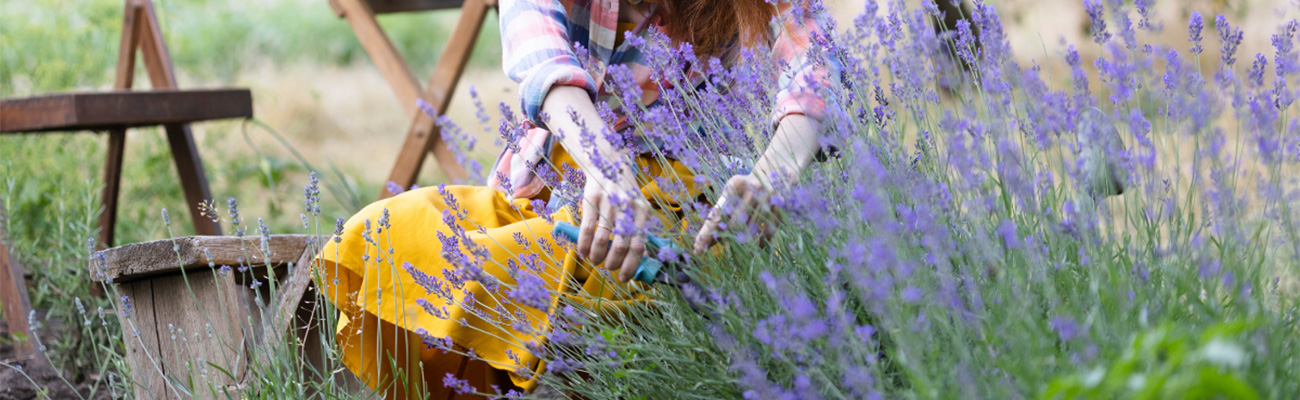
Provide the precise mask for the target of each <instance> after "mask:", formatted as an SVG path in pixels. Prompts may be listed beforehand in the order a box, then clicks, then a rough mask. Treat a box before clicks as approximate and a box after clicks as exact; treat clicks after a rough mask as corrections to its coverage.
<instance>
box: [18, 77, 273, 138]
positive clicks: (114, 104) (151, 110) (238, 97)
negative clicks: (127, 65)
mask: <svg viewBox="0 0 1300 400" xmlns="http://www.w3.org/2000/svg"><path fill="white" fill-rule="evenodd" d="M114 86H116V87H118V89H127V88H129V87H130V82H126V83H125V84H123V83H121V82H118V83H117V84H115V85H114ZM252 117H253V96H252V93H251V92H249V90H248V89H209V90H185V91H180V90H166V89H164V90H157V91H115V92H98V93H59V94H47V95H41V96H34V97H27V98H16V99H3V100H0V132H42V131H68V130H103V129H114V128H118V129H120V128H128V127H136V126H152V125H161V124H169V123H179V122H194V121H206V120H213V119H224V118H252Z"/></svg>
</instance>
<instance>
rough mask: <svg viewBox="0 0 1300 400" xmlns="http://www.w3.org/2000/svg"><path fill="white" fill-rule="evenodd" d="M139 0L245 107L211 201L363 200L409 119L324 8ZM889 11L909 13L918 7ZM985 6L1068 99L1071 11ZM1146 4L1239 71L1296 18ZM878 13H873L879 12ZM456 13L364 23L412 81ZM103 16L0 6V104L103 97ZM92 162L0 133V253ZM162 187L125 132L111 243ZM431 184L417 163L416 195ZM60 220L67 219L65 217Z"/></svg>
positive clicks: (853, 0) (163, 158)
mask: <svg viewBox="0 0 1300 400" xmlns="http://www.w3.org/2000/svg"><path fill="white" fill-rule="evenodd" d="M154 3H155V5H156V7H157V11H158V15H159V18H160V21H161V24H162V30H163V32H164V35H165V36H166V40H167V43H168V45H169V46H170V48H171V53H172V57H173V59H174V62H175V67H176V71H177V73H178V75H179V80H180V86H181V87H183V88H204V87H246V88H250V89H251V90H252V93H253V98H254V101H253V104H254V107H255V114H256V119H257V121H259V122H261V124H254V123H246V122H242V121H217V122H207V123H199V124H195V125H193V129H194V132H195V134H196V140H197V142H198V144H199V146H198V147H199V152H200V153H201V155H202V158H203V162H204V165H205V166H206V168H207V173H208V177H209V180H210V182H211V186H212V193H213V196H214V198H216V199H218V200H224V199H226V198H228V197H236V198H239V199H240V200H241V208H243V209H244V214H245V215H246V216H254V217H256V216H261V217H264V218H266V220H267V223H268V224H269V225H271V226H272V228H274V229H273V230H276V231H286V230H289V229H292V227H293V226H294V225H297V224H298V223H299V218H298V214H299V213H300V212H301V210H300V207H299V206H298V204H300V200H299V197H300V196H299V193H300V189H301V187H302V185H303V184H304V182H305V181H306V179H305V174H306V172H307V171H306V169H307V167H306V166H305V165H304V163H302V162H301V161H303V160H305V161H307V162H308V163H310V165H311V166H312V167H314V168H315V169H317V170H320V172H321V173H322V176H323V178H324V179H326V180H327V181H328V182H329V183H330V184H331V188H332V190H330V191H327V192H326V195H325V196H324V197H325V205H326V215H327V216H329V217H330V218H329V219H330V220H332V219H333V218H334V217H336V216H347V215H349V214H350V213H351V212H352V211H354V210H356V209H357V208H358V207H360V206H362V205H364V204H365V203H367V202H369V201H371V200H373V199H374V198H375V196H376V193H378V192H379V188H380V187H381V186H382V185H383V184H384V183H385V182H384V180H385V179H386V178H387V176H388V172H389V170H390V169H391V168H392V165H393V162H394V159H395V155H396V153H397V150H398V148H399V147H400V146H401V143H402V140H403V138H404V136H405V133H406V129H407V127H408V125H409V120H408V119H407V117H406V115H405V114H404V112H403V111H402V110H401V107H400V106H399V104H398V102H397V100H396V97H394V96H393V94H392V92H391V90H390V89H389V86H388V85H387V83H386V82H385V81H384V79H383V78H382V77H381V76H380V74H379V72H378V70H377V69H376V68H375V67H374V65H373V64H372V63H371V62H370V60H369V59H368V58H367V56H366V54H365V52H364V51H363V50H362V48H361V46H360V44H359V42H358V41H357V39H356V37H355V36H354V35H353V33H352V31H351V30H350V29H349V27H348V24H347V23H346V22H345V21H344V20H343V19H340V18H338V17H337V16H336V15H335V14H334V13H333V11H332V10H331V9H330V7H329V5H328V4H327V2H326V1H325V0H278V1H253V0H222V1H214V0H184V1H180V0H155V2H154ZM827 3H828V5H829V6H830V9H831V10H832V12H833V14H834V16H835V17H836V18H837V19H838V20H839V21H840V22H841V26H849V24H851V21H852V19H853V17H854V16H856V15H857V14H859V13H861V12H862V10H864V9H865V0H827ZM907 3H908V5H909V6H912V7H915V6H917V5H918V4H919V0H909V1H908V2H907ZM991 3H993V4H994V5H996V6H997V8H998V10H999V12H1000V13H1001V15H1002V18H1003V23H1004V25H1005V26H1006V30H1007V33H1008V37H1009V39H1010V41H1011V44H1012V47H1013V50H1014V52H1015V54H1016V57H1017V58H1018V60H1019V62H1020V63H1021V64H1022V66H1025V67H1027V66H1029V65H1031V63H1037V64H1039V65H1042V66H1044V67H1045V68H1047V69H1048V71H1049V73H1050V74H1051V76H1052V78H1053V80H1054V81H1055V83H1057V84H1061V83H1066V84H1068V82H1067V81H1066V80H1065V79H1068V71H1067V70H1066V69H1065V66H1064V65H1063V62H1062V61H1061V59H1062V58H1063V53H1064V49H1065V44H1066V43H1074V44H1076V45H1077V46H1078V47H1079V49H1080V53H1081V54H1082V55H1083V57H1084V59H1085V60H1088V59H1093V58H1095V56H1097V55H1099V50H1100V49H1099V47H1098V46H1096V45H1094V44H1092V42H1091V41H1090V40H1089V36H1088V35H1089V34H1088V31H1087V29H1088V28H1087V27H1088V19H1087V15H1086V14H1085V13H1084V12H1083V6H1082V2H1081V1H1074V0H1053V1H1034V0H997V1H991ZM1155 3H1156V7H1155V8H1156V14H1157V15H1156V16H1155V17H1154V19H1155V20H1158V21H1164V23H1165V26H1164V30H1163V32H1162V33H1161V37H1158V38H1147V40H1148V41H1150V42H1155V43H1164V44H1165V45H1166V46H1169V47H1173V48H1179V49H1183V48H1186V47H1187V44H1186V35H1187V30H1186V24H1185V23H1182V22H1177V21H1186V20H1187V18H1188V16H1189V14H1190V12H1191V10H1198V11H1201V12H1202V13H1203V14H1205V19H1206V22H1207V25H1211V24H1212V21H1213V19H1214V16H1215V15H1217V14H1225V15H1227V16H1228V18H1229V19H1230V20H1231V21H1233V23H1234V24H1240V26H1242V28H1243V29H1244V30H1245V31H1246V40H1245V43H1243V45H1242V50H1241V51H1242V53H1243V55H1242V56H1241V57H1239V58H1242V59H1247V60H1248V59H1249V57H1250V56H1251V55H1253V54H1254V53H1255V52H1266V53H1269V54H1271V49H1270V48H1269V35H1271V34H1272V33H1273V32H1275V31H1276V29H1277V27H1278V26H1279V25H1280V23H1281V22H1282V21H1285V20H1287V19H1290V18H1294V17H1295V16H1296V15H1295V14H1296V11H1295V10H1296V7H1295V4H1294V1H1291V0H1271V1H1260V0H1254V1H1246V0H1177V1H1174V0H1160V1H1156V2H1155ZM879 12H880V13H882V14H884V13H887V12H888V8H887V5H883V4H882V6H881V8H880V11H879ZM457 14H458V11H456V10H450V11H440V12H424V13H407V14H387V15H382V16H380V17H379V21H380V23H381V24H382V25H383V26H384V28H385V29H386V30H387V32H388V34H389V35H390V37H391V39H392V40H393V42H394V45H396V47H397V48H398V49H399V51H400V52H401V53H402V54H403V55H404V56H405V57H406V59H407V61H408V62H409V63H410V65H411V68H412V70H413V72H414V73H415V75H416V76H417V77H419V78H420V79H421V80H422V81H427V78H428V75H429V73H430V72H432V69H433V65H434V64H435V63H436V62H437V60H438V55H439V54H440V53H441V51H442V47H443V45H444V42H445V40H446V38H447V37H448V34H449V31H450V30H451V28H452V26H453V25H454V24H455V21H456V17H457ZM121 19H122V1H121V0H0V96H3V97H20V96H30V95H37V94H41V93H47V92H54V91H71V90H83V89H85V90H91V89H94V90H106V89H109V88H111V86H112V81H113V68H114V62H115V60H116V57H117V47H118V40H119V37H120V36H119V35H120V34H121V32H120V30H121ZM496 24H497V20H496V15H495V14H494V13H493V14H489V18H488V21H487V23H486V24H485V26H484V29H483V30H482V32H481V34H480V37H479V41H478V47H477V49H476V50H475V52H474V54H473V56H472V58H471V61H470V64H469V66H468V68H467V71H466V73H465V76H464V78H463V80H462V81H461V84H460V86H459V87H458V89H457V91H456V93H455V94H454V96H453V98H452V101H451V104H452V105H451V108H450V111H449V112H448V114H449V115H451V116H453V118H454V119H455V121H456V122H457V123H458V124H460V125H462V126H463V127H465V128H466V131H469V132H476V133H478V134H479V135H481V137H480V139H479V141H478V143H479V145H478V147H477V148H476V149H475V151H474V154H473V155H474V157H477V158H479V159H481V160H482V162H484V163H490V162H491V159H492V158H493V157H494V156H495V155H496V153H497V151H498V149H499V147H498V146H499V145H498V144H496V135H495V133H494V132H495V130H494V129H493V127H482V126H479V125H477V124H478V122H477V120H476V119H475V118H474V117H473V115H474V111H475V109H474V105H473V102H471V101H470V96H469V95H468V92H469V90H470V88H471V87H473V88H475V89H476V90H477V92H478V93H479V95H480V96H481V98H482V102H483V104H484V105H486V107H487V108H488V110H489V112H490V114H491V115H494V116H495V115H498V113H497V111H496V109H497V104H499V103H501V102H505V103H506V104H508V105H511V106H513V105H515V104H516V100H515V86H516V85H515V84H514V83H513V82H511V81H510V80H509V79H507V78H506V77H505V76H504V74H503V73H502V72H501V68H500V62H501V54H500V35H499V33H498V29H497V25H496ZM1213 35H1214V33H1213V31H1212V30H1211V31H1207V33H1206V40H1207V42H1208V43H1214V44H1213V45H1208V46H1207V47H1212V46H1217V41H1214V40H1213V38H1212V36H1213ZM1204 57H1205V60H1203V63H1202V64H1203V65H1204V66H1205V67H1206V68H1210V66H1213V65H1215V64H1216V63H1217V61H1216V58H1217V52H1216V51H1206V52H1205V54H1204ZM137 72H138V73H139V74H140V77H137V79H136V82H138V84H137V86H141V85H144V84H147V79H144V78H143V74H144V70H143V68H137ZM1206 75H1209V74H1206ZM1094 82H1095V80H1094ZM479 128H487V129H486V130H485V129H479ZM277 136H279V137H281V138H283V141H281V140H279V139H278V138H277ZM104 147H105V137H104V136H102V135H98V134H94V133H89V132H82V133H68V134H57V135H40V136H34V135H4V136H0V185H3V186H4V187H0V194H3V195H4V196H5V198H4V202H5V203H4V205H5V206H6V212H7V213H8V215H9V217H10V218H11V219H12V220H11V223H10V227H9V229H10V234H11V235H12V236H13V240H14V241H15V242H16V245H18V246H19V247H28V246H31V247H33V248H38V249H39V248H41V247H42V246H39V245H38V244H39V243H40V242H41V241H43V240H46V239H48V238H43V236H45V235H44V234H45V232H42V229H43V228H42V227H43V226H45V225H44V224H42V223H39V222H34V221H40V220H53V219H58V218H69V216H70V215H71V216H80V217H78V219H80V218H83V217H84V218H87V219H86V221H85V222H87V225H86V227H87V228H88V229H89V228H93V225H94V224H93V221H94V216H93V214H94V212H95V211H96V210H95V207H97V206H96V204H97V202H98V200H97V196H98V193H99V192H98V187H99V185H100V180H101V177H100V172H99V171H100V168H101V166H102V163H103V158H104ZM294 151H296V152H297V153H299V154H301V157H302V159H301V160H300V159H299V158H297V157H296V156H294ZM327 171H328V173H327ZM175 176H176V175H175V170H174V166H173V165H172V162H171V158H170V156H169V154H168V151H167V146H166V142H165V139H164V136H163V133H162V131H161V130H159V129H137V130H133V131H131V132H130V133H129V134H128V139H127V158H126V163H125V166H124V178H123V184H124V188H123V194H122V199H123V201H124V204H123V208H122V209H121V211H120V216H119V218H120V222H119V227H118V230H117V234H118V238H119V239H118V243H131V242H138V241H144V240H151V239H158V238H162V237H166V236H168V232H167V229H166V227H165V226H163V225H162V224H161V223H160V222H161V217H160V216H159V211H158V210H159V208H163V207H165V208H168V209H170V210H175V211H176V212H182V211H183V210H185V209H186V207H185V204H184V197H183V196H182V194H181V191H180V186H179V185H178V183H177V181H176V179H175V178H174V177H175ZM445 179H446V178H445V176H443V175H442V174H441V173H439V171H438V170H437V167H436V163H432V162H430V163H426V166H425V171H423V172H422V174H421V180H420V184H421V185H422V186H423V185H432V184H437V183H438V182H442V181H444V180H445ZM78 209H79V210H82V211H83V212H81V213H68V212H66V210H78ZM59 210H65V211H59ZM87 216H88V217H87ZM65 222H68V221H65ZM72 222H75V221H72ZM173 224H174V225H173V226H172V229H173V232H172V234H174V235H184V234H188V233H189V232H192V230H191V228H190V227H189V226H188V224H189V221H188V218H175V219H174V221H173ZM68 234H85V237H91V236H93V235H91V234H88V233H87V232H68ZM38 252H39V251H38Z"/></svg>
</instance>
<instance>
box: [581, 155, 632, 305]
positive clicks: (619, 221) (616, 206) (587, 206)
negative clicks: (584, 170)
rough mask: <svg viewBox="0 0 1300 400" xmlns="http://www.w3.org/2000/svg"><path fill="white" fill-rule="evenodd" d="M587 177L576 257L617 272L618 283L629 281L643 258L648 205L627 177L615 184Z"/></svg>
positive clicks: (591, 176) (608, 180)
mask: <svg viewBox="0 0 1300 400" xmlns="http://www.w3.org/2000/svg"><path fill="white" fill-rule="evenodd" d="M599 175H600V174H599V173H596V174H588V175H587V183H586V186H585V187H584V188H583V191H582V222H581V224H580V225H579V230H578V254H579V255H582V256H583V257H586V258H587V260H589V261H591V263H592V264H595V265H599V264H601V263H604V265H605V267H606V268H607V269H609V270H610V271H618V274H617V275H616V276H617V277H618V280H619V281H620V282H627V281H630V280H632V277H633V276H634V275H635V274H636V268H637V266H639V265H640V264H641V257H642V256H644V255H645V247H646V239H645V238H646V234H645V225H646V218H647V217H648V216H649V214H650V203H649V202H648V201H646V199H645V195H643V194H641V190H640V185H638V184H637V182H636V178H635V177H633V176H632V175H631V174H630V173H623V174H620V176H619V177H616V179H614V180H610V179H604V177H601V176H599Z"/></svg>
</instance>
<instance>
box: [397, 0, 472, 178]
mask: <svg viewBox="0 0 1300 400" xmlns="http://www.w3.org/2000/svg"><path fill="white" fill-rule="evenodd" d="M489 7H491V5H490V4H488V3H487V2H486V1H484V0H466V1H465V5H464V7H462V8H461V14H460V19H459V20H457V21H456V29H455V30H453V31H452V34H451V37H450V38H448V40H447V47H446V48H445V49H444V50H443V53H442V56H441V57H440V58H439V59H438V65H437V67H435V68H434V72H433V76H432V77H431V78H430V79H429V87H428V89H427V90H425V94H426V96H425V100H426V101H428V102H429V105H431V106H433V109H434V110H435V111H436V112H438V113H439V114H441V113H443V112H445V111H446V110H447V105H448V104H449V103H450V102H451V95H452V93H454V92H455V91H456V84H457V83H459V82H460V77H461V74H462V73H464V72H465V63H466V62H468V61H469V55H470V53H471V52H473V50H474V43H475V42H476V41H478V34H479V31H480V30H482V29H483V20H484V19H485V18H486V17H487V11H488V8H489ZM435 122H436V121H435V120H434V119H433V118H432V117H430V116H429V115H426V114H425V113H423V112H421V113H419V114H418V115H416V116H415V119H414V120H413V121H412V122H411V128H410V129H409V130H408V131H407V134H406V140H405V141H404V142H403V143H402V148H401V149H400V150H399V151H398V154H397V162H396V164H395V165H394V166H393V172H392V173H391V174H389V179H388V180H389V181H391V182H396V183H397V184H398V185H401V186H402V187H410V186H411V184H413V183H415V179H416V177H417V175H418V174H419V172H420V167H422V166H423V165H424V158H425V154H426V153H428V152H429V151H430V150H433V152H434V157H435V158H437V160H438V163H439V165H440V166H441V167H442V170H443V172H444V173H446V174H447V176H448V177H450V178H452V179H453V180H463V179H465V177H466V176H467V175H468V174H467V173H466V172H465V169H464V168H462V167H461V165H460V163H457V162H456V157H455V154H453V153H452V151H451V149H450V148H448V147H447V146H448V144H447V143H446V142H445V141H444V140H443V139H442V134H441V132H439V129H438V127H437V125H436V123H435ZM392 195H393V194H392V193H389V192H388V189H387V186H385V187H384V189H382V191H381V193H380V198H386V197H388V196H392Z"/></svg>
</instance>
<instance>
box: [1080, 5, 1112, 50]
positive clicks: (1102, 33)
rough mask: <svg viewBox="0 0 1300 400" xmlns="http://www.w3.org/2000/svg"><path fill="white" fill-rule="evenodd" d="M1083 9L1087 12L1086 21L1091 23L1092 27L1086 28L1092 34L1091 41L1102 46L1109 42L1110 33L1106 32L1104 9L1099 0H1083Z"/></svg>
mask: <svg viewBox="0 0 1300 400" xmlns="http://www.w3.org/2000/svg"><path fill="white" fill-rule="evenodd" d="M1083 9H1084V10H1085V11H1087V12H1088V19H1089V20H1090V21H1092V25H1091V26H1089V28H1088V30H1089V31H1090V32H1092V41H1093V42H1096V43H1097V44H1102V43H1106V41H1108V40H1110V32H1107V31H1106V15H1105V8H1104V6H1102V4H1101V0H1083Z"/></svg>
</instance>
